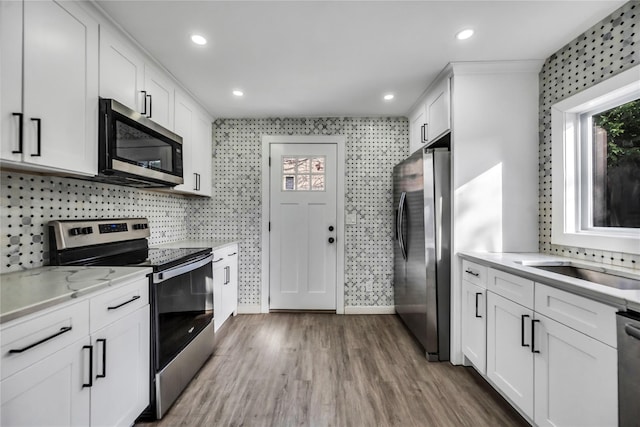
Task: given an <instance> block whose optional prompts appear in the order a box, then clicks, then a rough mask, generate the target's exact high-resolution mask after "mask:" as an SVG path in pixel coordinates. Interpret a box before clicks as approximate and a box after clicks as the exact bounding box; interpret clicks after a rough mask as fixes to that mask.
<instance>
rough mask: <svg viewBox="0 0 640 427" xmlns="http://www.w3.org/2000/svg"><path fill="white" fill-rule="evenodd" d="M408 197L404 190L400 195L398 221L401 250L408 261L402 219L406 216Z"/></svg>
mask: <svg viewBox="0 0 640 427" xmlns="http://www.w3.org/2000/svg"><path fill="white" fill-rule="evenodd" d="M406 198H407V192H406V191H403V192H402V194H401V195H400V203H399V204H398V222H397V224H396V227H397V228H398V244H399V245H400V251H401V252H402V258H403V259H404V260H405V261H406V259H407V250H406V249H405V247H404V230H403V228H402V220H403V218H404V205H405V201H406Z"/></svg>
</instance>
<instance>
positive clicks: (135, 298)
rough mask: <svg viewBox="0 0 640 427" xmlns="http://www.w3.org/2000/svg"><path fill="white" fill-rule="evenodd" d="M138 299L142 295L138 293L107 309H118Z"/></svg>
mask: <svg viewBox="0 0 640 427" xmlns="http://www.w3.org/2000/svg"><path fill="white" fill-rule="evenodd" d="M137 299H140V295H136V296H134V297H132V298H131V299H130V300H128V301H125V302H123V303H122V304H118V305H114V306H112V307H107V310H116V309H118V308H120V307H122V306H123V305H127V304H130V303H132V302H134V301H135V300H137Z"/></svg>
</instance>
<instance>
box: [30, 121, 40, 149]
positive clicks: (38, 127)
mask: <svg viewBox="0 0 640 427" xmlns="http://www.w3.org/2000/svg"><path fill="white" fill-rule="evenodd" d="M31 121H32V122H36V128H37V133H36V135H37V136H36V144H37V150H36V154H32V155H31V157H40V155H41V154H40V152H41V148H42V120H41V119H38V118H32V119H31Z"/></svg>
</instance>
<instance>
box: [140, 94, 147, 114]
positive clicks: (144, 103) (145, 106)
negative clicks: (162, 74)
mask: <svg viewBox="0 0 640 427" xmlns="http://www.w3.org/2000/svg"><path fill="white" fill-rule="evenodd" d="M140 93H141V94H142V106H143V107H144V109H143V110H142V111H141V112H140V114H142V115H143V116H146V115H147V91H146V90H141V91H140Z"/></svg>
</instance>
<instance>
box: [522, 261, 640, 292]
mask: <svg viewBox="0 0 640 427" xmlns="http://www.w3.org/2000/svg"><path fill="white" fill-rule="evenodd" d="M518 263H519V264H522V265H524V266H527V267H533V268H537V269H540V270H545V271H550V272H552V273H557V274H562V275H563V276H568V277H575V278H576V279H582V280H586V281H588V282H593V283H597V284H599V285H604V286H609V287H610V288H615V289H622V290H627V289H640V280H638V279H634V278H631V277H625V276H622V275H620V274H617V273H618V272H616V274H613V273H612V272H611V271H609V270H607V269H605V268H603V267H595V266H593V267H592V266H587V265H583V264H577V263H573V262H571V261H542V262H540V261H531V262H528V261H520V262H518Z"/></svg>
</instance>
